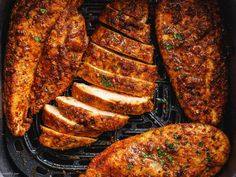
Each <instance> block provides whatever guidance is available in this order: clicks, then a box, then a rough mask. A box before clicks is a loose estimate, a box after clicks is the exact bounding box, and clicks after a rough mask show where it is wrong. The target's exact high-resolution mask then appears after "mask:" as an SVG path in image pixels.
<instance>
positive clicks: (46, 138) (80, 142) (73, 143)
mask: <svg viewBox="0 0 236 177" xmlns="http://www.w3.org/2000/svg"><path fill="white" fill-rule="evenodd" d="M41 131H42V134H41V135H40V137H39V142H40V144H41V145H43V146H45V147H48V148H50V149H55V150H60V151H64V150H68V149H73V148H78V147H82V146H88V145H90V144H92V143H94V142H95V141H96V139H93V138H87V137H79V136H72V135H67V134H64V133H59V132H57V131H55V130H52V129H50V128H47V127H44V126H41Z"/></svg>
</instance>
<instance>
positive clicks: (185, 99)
mask: <svg viewBox="0 0 236 177" xmlns="http://www.w3.org/2000/svg"><path fill="white" fill-rule="evenodd" d="M221 26H222V25H221V20H220V16H219V8H218V6H217V2H216V1H215V0H206V1H203V0H191V1H190V0H186V1H179V0H173V1H168V0H162V1H161V2H160V3H159V5H158V7H157V9H156V33H157V37H158V43H159V47H160V50H161V54H162V57H163V61H164V63H165V65H166V69H167V72H168V75H169V77H170V80H171V83H172V86H173V88H174V90H175V92H176V95H177V97H178V100H179V102H180V105H181V107H182V108H183V110H184V112H185V114H186V116H187V117H189V118H190V119H191V120H193V121H197V122H202V123H208V124H213V125H217V124H218V123H219V122H220V119H221V117H222V114H223V110H224V106H225V102H226V97H227V88H228V83H227V69H226V64H225V57H224V56H223V52H222V46H223V41H222V36H223V29H222V27H221Z"/></svg>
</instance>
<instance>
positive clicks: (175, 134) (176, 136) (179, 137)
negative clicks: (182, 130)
mask: <svg viewBox="0 0 236 177" xmlns="http://www.w3.org/2000/svg"><path fill="white" fill-rule="evenodd" d="M174 138H175V139H176V140H181V138H182V136H180V135H177V133H174Z"/></svg>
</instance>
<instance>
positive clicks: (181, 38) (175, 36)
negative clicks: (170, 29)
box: [174, 33, 183, 41]
mask: <svg viewBox="0 0 236 177" xmlns="http://www.w3.org/2000/svg"><path fill="white" fill-rule="evenodd" d="M174 38H175V39H177V40H180V41H181V40H183V36H182V35H181V34H179V33H174Z"/></svg>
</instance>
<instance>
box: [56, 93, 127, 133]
mask: <svg viewBox="0 0 236 177" xmlns="http://www.w3.org/2000/svg"><path fill="white" fill-rule="evenodd" d="M56 101H57V104H58V106H59V109H60V111H61V112H62V114H63V115H64V116H65V117H67V118H68V119H70V120H71V121H73V122H76V123H78V124H81V125H84V126H85V127H89V128H93V129H95V130H98V131H102V132H104V131H114V130H117V129H119V128H122V127H123V126H124V125H125V124H126V123H127V122H128V119H129V117H128V116H124V115H120V114H115V113H112V112H106V111H101V110H98V109H96V108H94V107H92V106H89V105H87V104H84V103H82V102H80V101H78V100H76V99H75V98H73V97H65V96H61V97H57V98H56Z"/></svg>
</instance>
